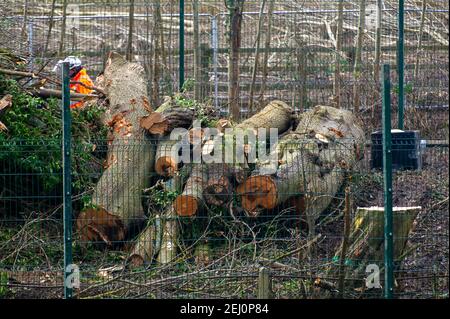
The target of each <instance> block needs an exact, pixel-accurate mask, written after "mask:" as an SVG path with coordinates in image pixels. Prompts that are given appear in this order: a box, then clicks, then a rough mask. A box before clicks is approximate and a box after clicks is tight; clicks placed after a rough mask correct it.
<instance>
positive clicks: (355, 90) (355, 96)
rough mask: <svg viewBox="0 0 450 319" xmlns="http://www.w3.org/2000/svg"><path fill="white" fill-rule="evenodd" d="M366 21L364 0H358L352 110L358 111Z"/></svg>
mask: <svg viewBox="0 0 450 319" xmlns="http://www.w3.org/2000/svg"><path fill="white" fill-rule="evenodd" d="M365 21H366V0H360V3H359V25H358V34H357V37H356V53H355V66H354V70H353V78H354V81H355V82H354V84H353V106H354V112H355V113H358V112H359V107H360V105H359V104H360V95H359V93H360V92H359V91H360V85H359V81H360V79H361V62H362V61H361V57H362V46H363V38H364V29H365V23H366V22H365Z"/></svg>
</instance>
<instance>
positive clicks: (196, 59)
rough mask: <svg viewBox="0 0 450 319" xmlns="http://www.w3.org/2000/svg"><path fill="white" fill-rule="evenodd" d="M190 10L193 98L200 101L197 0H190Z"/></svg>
mask: <svg viewBox="0 0 450 319" xmlns="http://www.w3.org/2000/svg"><path fill="white" fill-rule="evenodd" d="M192 12H193V15H194V80H195V87H194V99H195V100H197V101H200V95H201V94H200V93H201V84H202V83H201V82H202V80H201V54H200V34H199V17H198V0H193V1H192Z"/></svg>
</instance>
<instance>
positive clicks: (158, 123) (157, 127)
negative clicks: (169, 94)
mask: <svg viewBox="0 0 450 319" xmlns="http://www.w3.org/2000/svg"><path fill="white" fill-rule="evenodd" d="M194 114H195V112H194V110H193V109H188V108H182V107H174V108H170V109H167V110H165V111H159V109H157V110H156V111H155V112H153V113H151V114H149V115H147V116H145V117H143V118H142V120H141V126H142V127H143V128H145V129H146V130H147V131H148V132H149V133H150V134H155V135H167V134H170V132H172V130H173V129H175V128H188V127H190V126H191V125H192V121H193V120H194Z"/></svg>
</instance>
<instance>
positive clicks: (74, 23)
mask: <svg viewBox="0 0 450 319" xmlns="http://www.w3.org/2000/svg"><path fill="white" fill-rule="evenodd" d="M24 3H28V7H24V4H22V5H21V4H20V2H17V1H14V2H12V3H11V5H10V7H6V8H3V10H4V11H5V12H4V13H3V16H5V15H6V16H7V19H4V20H3V23H4V24H5V27H4V28H3V31H2V34H1V36H0V43H2V46H5V47H13V48H14V49H21V50H22V52H23V53H24V54H26V55H31V56H33V57H34V59H32V60H31V61H33V62H31V63H32V65H30V68H34V69H35V70H39V69H40V68H41V67H42V66H43V65H46V63H48V66H49V67H53V65H54V63H55V62H56V61H57V59H60V58H63V57H64V56H67V55H70V54H73V55H79V56H81V57H83V61H84V63H85V65H86V66H87V68H88V70H89V72H90V73H91V74H92V75H93V76H96V75H98V74H99V72H101V71H102V70H103V67H104V62H105V57H106V54H107V52H109V51H110V50H111V49H114V50H116V51H118V52H121V53H124V54H125V53H126V52H127V48H128V46H129V44H128V39H129V26H130V22H129V10H130V2H128V1H114V2H107V3H104V2H101V1H95V2H93V1H86V2H84V1H82V2H80V1H76V2H71V1H67V4H68V7H67V8H68V9H67V10H68V11H66V12H67V18H66V20H65V24H66V26H65V27H64V28H63V26H62V25H63V21H64V19H63V16H62V10H63V8H64V7H63V2H62V1H55V6H54V11H53V12H54V14H53V16H52V15H51V12H52V5H51V4H52V3H51V1H48V2H47V3H44V2H42V1H39V2H38V3H35V2H34V1H26V2H24ZM194 3H196V2H195V1H186V2H185V12H186V13H185V24H184V32H185V38H184V43H185V56H186V57H185V64H184V67H185V77H186V79H188V80H195V83H196V84H195V85H194V84H193V82H192V81H188V84H187V86H186V89H187V90H188V91H190V92H192V94H194V93H195V94H196V97H197V99H212V100H213V102H214V104H215V105H217V106H218V107H219V106H220V107H221V108H222V109H223V111H226V110H227V105H228V102H229V101H228V95H227V88H228V71H227V70H228V59H229V33H228V32H229V31H228V30H227V28H229V22H228V15H229V14H228V10H227V9H226V7H225V5H224V3H223V2H222V1H200V2H199V3H198V21H197V19H194V15H193V5H194ZM365 3H366V10H365V34H364V37H363V38H362V43H361V52H362V54H361V66H360V67H358V69H359V72H358V75H356V73H354V71H355V70H354V67H355V59H356V50H357V41H356V40H357V32H358V25H359V23H360V18H359V17H360V14H359V9H360V8H359V2H357V1H344V9H343V34H342V43H341V46H342V48H341V50H340V51H341V53H340V54H339V55H337V54H336V28H337V14H338V1H302V2H301V3H294V2H290V1H275V2H273V3H272V1H261V2H259V1H253V0H252V1H245V4H244V10H243V11H244V12H243V18H242V21H243V22H242V27H241V28H242V36H241V46H240V50H239V51H240V57H239V63H238V64H239V69H240V75H239V86H240V89H241V94H240V96H239V101H240V104H241V109H242V110H244V111H245V109H246V107H247V106H248V104H249V99H250V98H251V99H252V100H253V99H255V100H256V101H260V100H261V99H262V100H267V99H273V98H275V97H276V98H282V99H283V100H285V101H289V102H290V103H291V104H292V106H293V107H295V108H296V109H297V110H302V109H305V108H308V107H310V106H311V105H317V104H330V103H333V102H334V103H335V102H336V101H335V99H334V100H333V96H335V95H336V93H335V92H334V91H335V90H336V86H337V85H339V87H340V93H339V97H340V102H341V104H342V105H343V106H344V107H347V108H353V106H354V104H355V101H354V99H355V94H354V85H355V80H357V83H356V84H357V85H358V86H357V88H358V91H360V94H359V95H360V96H361V101H360V104H361V109H367V108H369V109H370V108H373V107H374V105H375V104H377V102H378V101H379V100H380V96H379V93H378V92H379V80H378V76H377V74H378V73H377V69H378V68H377V65H378V64H377V63H378V62H377V61H376V52H377V51H376V44H377V43H376V38H377V10H376V8H377V7H376V4H377V2H376V1H365ZM262 4H264V7H263V10H262V11H261V6H262ZM178 9H179V8H178V4H177V3H175V2H170V1H160V2H158V1H154V2H143V1H142V2H141V1H134V19H133V26H132V30H133V33H132V41H131V47H132V54H133V59H134V60H136V61H138V62H140V63H142V64H143V65H144V66H145V67H146V71H147V73H148V79H149V81H148V82H149V89H150V91H151V86H157V87H158V89H157V90H156V91H155V92H156V93H157V94H158V95H166V94H171V93H173V92H174V91H176V90H177V89H178V77H179V42H178V40H179V37H178V34H179V25H178V19H179V10H178ZM268 11H270V12H271V14H270V15H269V14H268ZM23 12H27V15H26V17H25V18H23ZM159 14H160V15H161V17H160V18H158V17H159ZM397 14H398V4H397V2H396V1H383V2H382V15H381V24H380V30H381V32H380V60H379V61H380V62H379V63H380V65H381V64H383V63H390V64H391V65H393V66H394V65H395V64H396V51H397V43H396V41H397V33H398V29H397V22H398V19H397ZM155 15H156V18H154V17H155ZM197 23H198V31H197V28H196V25H197ZM50 25H52V28H51V29H50V28H49V26H50ZM269 25H270V27H269ZM62 29H64V30H65V31H64V32H62ZM62 34H64V35H62ZM16 39H21V41H17V40H16ZM404 39H405V66H404V70H405V71H404V72H405V94H406V106H411V107H415V108H416V107H443V106H444V107H448V83H449V82H448V70H449V69H448V8H447V4H446V2H445V1H427V2H426V6H425V7H423V6H422V1H412V0H411V1H406V2H405V34H404ZM160 43H163V45H162V46H161V45H160ZM256 57H257V58H256ZM338 58H339V59H340V72H339V74H340V76H339V78H338V79H337V80H336V79H335V71H336V69H335V66H336V59H338ZM155 59H156V61H159V63H154V62H155ZM255 60H257V62H258V64H257V67H256V73H255V79H254V80H253V69H254V67H255ZM265 61H267V64H266V63H265ZM264 65H267V71H266V72H267V73H266V75H265V69H264V68H265V67H264ZM155 68H156V69H155ZM393 76H394V82H396V79H395V74H393ZM336 81H338V83H336ZM252 83H253V84H252ZM262 87H264V88H262ZM151 92H152V91H151ZM250 95H251V96H252V97H250ZM358 99H359V97H358ZM395 104H396V103H395V101H394V105H395ZM414 124H416V123H414ZM412 126H414V125H412Z"/></svg>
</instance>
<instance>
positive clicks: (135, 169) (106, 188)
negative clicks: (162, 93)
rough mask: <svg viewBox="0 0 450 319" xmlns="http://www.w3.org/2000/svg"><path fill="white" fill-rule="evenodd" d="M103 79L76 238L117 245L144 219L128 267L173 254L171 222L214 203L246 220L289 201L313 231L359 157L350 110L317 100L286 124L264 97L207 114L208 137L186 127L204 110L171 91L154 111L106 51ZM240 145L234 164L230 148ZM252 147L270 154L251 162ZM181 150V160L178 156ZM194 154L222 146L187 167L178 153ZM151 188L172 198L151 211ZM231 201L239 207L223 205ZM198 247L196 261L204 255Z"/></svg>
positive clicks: (286, 117)
mask: <svg viewBox="0 0 450 319" xmlns="http://www.w3.org/2000/svg"><path fill="white" fill-rule="evenodd" d="M102 85H103V86H102V88H101V90H103V91H104V92H105V94H106V96H107V98H108V100H109V108H108V110H107V112H106V116H105V118H104V123H105V124H106V125H108V126H109V127H110V131H111V133H110V140H109V145H108V154H107V163H106V166H105V167H106V168H105V171H104V172H103V175H102V176H101V178H100V180H99V181H98V183H97V186H96V187H95V189H94V192H93V195H92V204H93V205H92V207H91V208H88V209H85V210H83V211H82V212H80V214H79V215H78V217H77V220H76V227H77V230H78V234H79V236H80V238H81V240H82V241H83V242H94V243H97V244H101V245H103V246H104V245H106V246H117V245H115V244H117V243H120V242H122V241H124V240H125V239H129V238H130V236H133V234H135V229H136V227H135V226H137V229H139V228H140V229H142V226H143V224H144V223H145V224H146V227H144V229H143V230H142V231H141V232H140V233H139V234H138V235H137V238H136V240H135V245H134V247H132V248H131V254H130V259H129V260H130V261H131V264H133V265H142V264H143V263H149V262H151V261H152V260H153V259H154V258H156V260H157V261H158V262H159V263H161V264H166V263H170V262H173V261H174V260H176V256H177V249H179V247H180V244H181V241H182V238H181V237H180V227H184V226H183V223H184V224H192V223H197V221H196V218H195V217H196V216H205V215H206V216H207V215H208V214H210V213H211V212H212V211H213V210H214V207H218V208H219V209H224V208H225V210H224V211H226V212H228V213H230V214H232V215H233V218H234V214H235V209H239V206H240V207H241V208H240V209H239V210H240V211H243V212H245V213H246V214H247V216H248V217H250V218H257V217H258V216H259V214H260V212H261V211H265V212H267V214H270V213H272V214H274V213H275V212H277V207H279V206H280V207H281V206H282V205H284V206H286V205H291V206H293V208H294V209H295V211H296V213H297V214H298V215H299V216H300V215H305V216H306V218H307V221H308V225H309V231H310V233H311V234H313V233H314V228H315V222H316V219H317V217H318V216H319V214H320V213H321V212H323V211H324V210H325V209H326V208H327V207H328V206H329V204H330V202H331V200H332V198H333V197H334V196H335V194H336V193H337V192H338V190H339V188H340V187H341V186H342V184H343V182H344V179H345V174H346V172H347V171H348V170H349V169H351V168H352V167H353V166H354V165H355V163H356V162H357V161H358V160H359V158H360V155H359V149H360V145H361V144H363V143H364V134H363V131H362V129H361V128H360V126H359V125H358V121H357V119H356V118H355V117H354V116H353V114H352V113H351V112H349V111H345V110H339V109H335V108H333V107H328V106H317V107H315V108H313V109H311V110H310V111H307V112H305V113H303V114H301V116H300V119H299V121H294V119H295V116H294V115H293V112H292V110H291V108H290V107H289V106H288V105H287V104H285V103H284V102H281V101H272V102H270V103H269V104H267V105H266V107H264V108H263V109H261V110H260V111H259V112H257V113H256V114H254V115H253V116H251V117H250V118H248V119H247V120H245V121H243V122H241V123H240V124H234V123H231V122H229V121H227V120H225V119H217V118H214V116H211V117H210V118H209V120H208V123H209V125H210V126H212V127H218V128H219V130H218V133H217V134H216V136H208V135H207V134H206V133H205V132H206V130H205V127H203V128H201V129H200V128H198V127H193V122H194V119H196V118H198V115H199V114H200V115H202V116H205V112H204V110H199V109H198V108H196V107H194V108H191V107H186V106H183V105H180V103H177V99H176V97H175V98H170V99H166V101H165V102H164V103H163V104H162V105H161V106H159V107H158V108H156V109H155V110H154V111H153V108H152V107H151V106H150V105H149V102H148V101H147V98H146V96H147V91H146V84H145V81H144V76H143V69H142V67H141V66H139V65H137V64H135V63H130V62H127V61H125V60H124V59H123V57H121V56H120V55H118V54H114V53H112V54H111V55H110V57H109V59H108V63H107V67H106V69H105V72H104V78H103V80H102ZM202 107H203V106H202ZM206 113H207V112H206ZM208 114H211V113H208ZM297 120H298V119H297ZM294 122H297V123H299V124H298V125H295V124H294ZM293 125H294V126H295V127H292V126H293ZM179 128H183V129H185V130H186V134H185V135H184V136H183V141H182V143H181V144H177V142H178V141H177V140H174V139H171V137H170V133H171V132H172V131H173V130H174V129H179ZM225 128H228V129H227V130H226V129H225ZM270 129H276V130H277V131H276V132H277V136H281V138H280V139H279V141H278V142H277V143H275V144H274V145H271V144H270V143H268V141H269V133H270ZM240 132H241V133H242V132H244V133H245V134H247V135H248V136H250V135H251V134H255V136H257V137H260V135H261V134H263V133H265V134H264V135H265V139H262V140H257V142H256V143H255V142H254V141H252V140H251V139H250V138H248V140H247V139H243V140H241V139H240V137H239V133H240ZM261 136H262V135H261ZM277 136H275V137H277ZM213 137H215V138H216V139H215V138H213ZM217 137H219V138H218V139H217ZM151 140H153V141H157V143H151ZM217 141H220V142H219V143H217ZM224 141H228V142H230V141H231V144H226V142H225V146H226V145H228V146H230V145H231V146H232V147H231V152H232V156H231V159H232V160H231V162H226V163H223V162H222V160H224V159H226V157H227V154H226V153H227V152H230V148H227V147H224V146H223V145H224V143H223V142H224ZM155 144H156V145H155ZM261 145H263V146H261ZM241 146H242V147H243V150H244V151H243V154H241V155H243V156H241V157H242V158H243V161H240V160H239V156H238V152H237V149H238V148H239V147H241ZM256 149H258V154H259V153H260V152H262V151H261V149H264V151H268V152H269V153H268V154H269V155H273V156H270V157H269V158H270V159H269V160H268V161H267V160H266V161H263V160H260V159H259V158H255V154H256ZM186 150H187V152H188V153H189V154H188V155H189V156H188V157H186V156H185V155H184V156H182V154H181V153H182V152H185V151H186ZM195 150H197V151H200V153H201V155H202V156H207V155H211V154H217V152H220V151H221V150H222V151H223V152H222V153H221V154H222V155H221V157H219V162H217V161H216V162H213V163H209V162H206V161H205V160H204V159H205V157H202V158H201V160H200V162H198V163H190V162H189V161H188V160H186V159H187V158H192V156H193V155H194V154H192V153H193V152H194V151H195ZM252 151H255V152H254V153H252ZM252 154H253V155H252ZM228 155H229V154H228ZM269 166H270V167H274V168H275V169H273V170H270V169H267V168H268V167H269ZM155 187H157V188H158V187H160V188H161V187H162V190H163V191H164V192H169V193H171V194H174V197H173V199H174V200H173V202H172V203H166V204H164V205H163V206H159V208H155V205H153V204H154V198H152V197H151V196H150V198H149V199H148V201H147V203H144V200H143V199H144V196H143V195H144V191H146V190H148V189H152V188H155ZM233 198H235V199H236V200H237V203H239V202H240V204H238V205H236V204H234V205H233V206H230V205H231V203H232V202H234V201H232V199H233ZM292 203H293V204H292ZM202 245H204V243H202ZM205 251H208V249H203V250H202V258H201V259H205V258H206V259H207V257H205V256H203V255H204V254H205V253H204V252H205ZM199 258H200V257H199Z"/></svg>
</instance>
